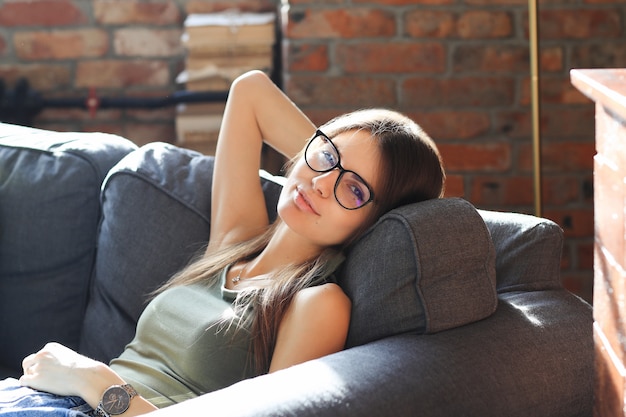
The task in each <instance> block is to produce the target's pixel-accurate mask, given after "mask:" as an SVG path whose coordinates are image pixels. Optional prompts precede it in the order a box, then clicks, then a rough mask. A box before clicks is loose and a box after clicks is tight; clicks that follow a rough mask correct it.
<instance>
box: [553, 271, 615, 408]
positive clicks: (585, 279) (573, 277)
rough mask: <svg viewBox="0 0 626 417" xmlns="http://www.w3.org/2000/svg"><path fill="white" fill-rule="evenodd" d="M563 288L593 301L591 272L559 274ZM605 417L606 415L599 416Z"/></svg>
mask: <svg viewBox="0 0 626 417" xmlns="http://www.w3.org/2000/svg"><path fill="white" fill-rule="evenodd" d="M561 282H562V283H563V287H564V288H565V289H566V290H568V291H570V292H573V293H574V294H576V295H578V296H579V297H581V298H582V299H583V300H585V301H586V302H587V303H589V304H591V303H592V301H593V271H581V272H576V271H571V272H569V271H567V272H562V273H561ZM601 415H606V414H601Z"/></svg>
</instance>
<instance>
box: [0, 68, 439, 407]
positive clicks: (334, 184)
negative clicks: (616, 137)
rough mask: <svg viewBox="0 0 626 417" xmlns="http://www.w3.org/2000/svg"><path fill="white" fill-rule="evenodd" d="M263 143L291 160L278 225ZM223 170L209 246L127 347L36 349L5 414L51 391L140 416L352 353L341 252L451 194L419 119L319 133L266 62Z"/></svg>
mask: <svg viewBox="0 0 626 417" xmlns="http://www.w3.org/2000/svg"><path fill="white" fill-rule="evenodd" d="M264 142H265V143H267V144H269V145H270V146H272V147H273V148H275V149H276V150H278V151H279V152H281V153H282V154H284V155H285V156H287V157H289V158H291V165H290V167H289V171H288V175H287V179H286V183H285V184H284V187H283V190H282V193H281V195H280V198H279V201H278V215H279V218H278V220H277V221H276V222H275V223H274V224H272V225H270V224H269V220H268V217H267V214H266V209H265V200H264V196H263V192H262V189H261V185H260V181H259V175H258V170H259V167H260V166H259V165H260V154H261V147H262V145H263V143H264ZM214 169H215V171H214V177H213V178H214V181H213V188H212V208H211V210H212V213H211V235H210V239H209V244H208V247H207V251H206V253H205V254H204V255H203V256H202V257H200V258H199V259H198V260H196V261H194V262H193V263H192V264H191V265H190V266H189V267H187V268H186V269H184V270H183V271H182V272H180V273H179V274H177V275H176V276H175V277H173V279H172V280H171V281H170V282H169V283H167V284H166V285H165V286H164V287H163V288H162V289H161V290H160V291H159V293H158V295H157V296H156V297H155V298H154V299H153V300H152V302H151V303H150V304H149V305H148V307H147V308H146V310H145V311H144V313H143V314H142V316H141V318H140V320H139V323H138V326H137V334H136V337H135V339H134V340H133V341H132V342H131V343H130V344H129V345H128V346H127V348H126V350H125V351H124V353H122V355H121V356H120V357H119V358H117V359H115V360H113V361H112V363H111V364H110V366H107V365H105V364H103V363H99V362H96V361H93V360H91V359H89V358H86V357H84V356H81V355H79V354H77V353H75V352H73V351H72V350H70V349H68V348H66V347H64V346H61V345H59V344H48V345H46V346H45V347H44V348H43V349H42V350H41V351H39V352H37V353H35V354H33V355H30V356H28V357H27V358H25V359H24V362H23V367H24V375H23V376H22V377H21V378H20V380H19V383H20V384H15V383H13V384H11V383H9V382H8V381H5V382H4V385H5V387H4V389H3V390H2V391H0V415H2V413H3V410H5V411H6V410H9V408H10V407H12V410H15V412H16V413H17V415H33V414H28V413H26V410H27V409H29V407H31V405H32V404H31V403H32V402H33V401H34V400H33V398H34V397H33V396H44V397H45V396H46V395H47V394H44V393H42V392H46V393H53V394H55V396H48V397H46V398H45V399H41V398H39V399H38V400H37V401H40V402H41V401H43V402H45V403H46V404H53V406H52V407H53V408H51V410H53V411H51V412H52V413H58V414H57V415H82V414H72V413H80V412H87V413H92V411H91V410H92V409H93V410H96V411H95V414H96V415H99V416H105V415H120V414H121V415H123V416H132V415H138V414H142V413H145V412H147V411H150V410H153V409H155V408H157V407H159V408H160V407H164V406H167V405H170V404H173V403H177V402H181V401H184V400H186V399H188V398H192V397H195V396H198V395H201V394H203V393H206V392H210V391H213V390H216V389H220V388H223V387H225V386H228V385H230V384H232V383H235V382H237V381H239V380H242V379H244V378H248V377H252V376H254V375H258V374H261V373H266V372H274V371H277V370H280V369H284V368H287V367H289V366H292V365H296V364H299V363H302V362H304V361H307V360H311V359H315V358H318V357H321V356H324V355H327V354H330V353H334V352H337V351H339V350H341V349H342V348H343V346H344V343H345V340H346V335H347V332H348V325H349V321H350V309H351V304H350V300H349V299H348V298H347V296H346V295H345V294H344V293H343V291H342V290H341V288H340V287H339V286H338V285H337V284H336V283H335V282H334V280H333V277H332V273H333V271H334V269H335V268H336V267H337V266H338V265H339V263H340V262H341V259H342V258H341V250H342V248H344V247H345V246H346V245H348V244H350V243H352V242H354V240H355V239H357V238H358V236H359V235H360V234H361V233H362V232H363V231H365V230H366V229H367V228H368V227H370V226H371V225H372V224H373V223H374V222H375V221H376V219H377V218H378V217H380V215H381V214H383V213H385V212H386V211H388V210H390V209H392V208H394V207H397V206H399V205H402V204H407V203H412V202H417V201H422V200H425V199H430V198H437V197H440V196H441V194H442V189H443V183H444V176H445V175H444V171H443V168H442V164H441V159H440V156H439V153H438V151H437V148H436V146H435V145H434V143H433V142H432V140H431V139H430V138H429V137H428V136H427V135H426V134H425V133H424V132H423V131H422V130H421V129H420V128H419V127H418V126H417V125H416V124H415V123H414V122H412V121H411V120H410V119H408V118H406V117H404V116H402V115H400V114H398V113H396V112H393V111H389V110H382V109H370V110H361V111H357V112H354V113H350V114H348V115H345V116H342V117H339V118H337V119H334V120H332V121H330V122H328V123H327V124H325V125H324V126H321V127H320V128H319V129H316V127H315V126H314V125H313V124H312V123H311V121H310V120H309V119H308V118H307V117H306V116H305V115H304V114H303V113H302V112H301V111H300V110H299V109H298V108H297V107H296V106H295V105H294V104H293V103H292V102H291V101H290V100H289V99H288V98H287V97H286V96H285V95H284V94H283V93H282V92H281V91H280V90H279V89H278V88H276V86H274V84H272V82H271V81H270V80H269V79H268V78H267V77H266V76H265V75H264V74H263V73H261V72H257V71H253V72H250V73H247V74H245V75H243V76H241V77H239V78H238V79H237V80H236V81H235V82H234V83H233V85H232V87H231V91H230V94H229V97H228V101H227V104H226V110H225V113H224V119H223V124H222V128H221V130H220V135H219V140H218V148H217V153H216V159H215V168H214ZM27 387H28V388H27ZM31 389H33V390H37V391H32V390H31ZM59 396H60V397H59ZM55 401H59V402H63V401H65V402H64V403H62V404H61V403H55ZM3 404H4V406H3ZM7 404H9V405H10V407H9V405H7ZM2 407H4V409H3V408H2ZM55 407H56V408H55ZM68 409H69V410H68ZM6 412H7V413H8V411H6ZM20 412H21V414H19V413H20ZM92 414H93V413H92ZM47 415H52V414H47Z"/></svg>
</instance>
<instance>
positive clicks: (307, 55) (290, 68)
mask: <svg viewBox="0 0 626 417" xmlns="http://www.w3.org/2000/svg"><path fill="white" fill-rule="evenodd" d="M285 60H286V63H285V65H286V68H287V72H298V71H326V70H327V69H328V63H329V61H328V45H325V44H324V45H315V44H300V45H294V44H293V43H289V44H288V46H287V47H286V53H285Z"/></svg>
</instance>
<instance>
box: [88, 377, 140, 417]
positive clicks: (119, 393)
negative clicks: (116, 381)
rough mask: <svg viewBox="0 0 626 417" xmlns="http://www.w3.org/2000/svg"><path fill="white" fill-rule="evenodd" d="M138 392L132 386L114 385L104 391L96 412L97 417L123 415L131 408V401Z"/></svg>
mask: <svg viewBox="0 0 626 417" xmlns="http://www.w3.org/2000/svg"><path fill="white" fill-rule="evenodd" d="M136 395H137V391H135V389H134V388H133V387H132V386H131V385H130V384H124V385H112V386H110V387H109V388H107V390H106V391H104V394H103V395H102V400H100V404H98V407H96V409H95V410H94V416H95V417H110V416H116V415H118V414H122V413H123V412H125V411H126V410H128V407H130V400H132V399H133V397H135V396H136Z"/></svg>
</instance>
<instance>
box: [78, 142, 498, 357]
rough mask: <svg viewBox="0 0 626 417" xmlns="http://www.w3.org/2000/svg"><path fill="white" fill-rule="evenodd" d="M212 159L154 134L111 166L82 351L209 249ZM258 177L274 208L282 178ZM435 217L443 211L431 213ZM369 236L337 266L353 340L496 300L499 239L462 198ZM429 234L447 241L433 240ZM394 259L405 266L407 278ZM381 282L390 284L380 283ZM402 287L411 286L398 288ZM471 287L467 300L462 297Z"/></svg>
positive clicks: (391, 218) (401, 214) (418, 209)
mask: <svg viewBox="0 0 626 417" xmlns="http://www.w3.org/2000/svg"><path fill="white" fill-rule="evenodd" d="M212 164H213V160H212V158H210V157H207V156H203V155H200V154H198V153H196V152H193V151H189V150H185V149H181V148H177V147H175V146H172V145H167V144H163V143H154V144H149V145H146V146H144V147H142V148H141V149H139V150H137V151H135V152H133V153H132V154H131V155H128V156H127V157H126V158H124V159H123V160H122V161H120V163H119V164H117V165H116V166H115V167H114V168H113V169H112V170H111V171H110V173H109V175H108V177H107V178H106V180H105V182H104V185H103V188H102V210H103V217H102V224H101V228H100V234H99V236H98V257H97V259H96V265H95V269H94V278H93V284H92V294H91V298H90V302H89V306H88V309H87V313H86V317H85V322H84V327H83V332H82V338H81V344H80V349H81V351H82V352H83V353H85V354H87V355H89V356H92V357H95V358H97V359H100V360H105V361H106V360H108V359H110V358H113V357H115V356H117V355H119V353H120V352H121V351H122V349H123V348H124V346H125V345H126V344H127V343H128V342H129V341H130V340H131V338H132V337H133V335H134V329H135V324H136V320H137V318H138V317H139V315H140V314H141V312H142V311H143V309H144V307H145V304H146V300H147V297H148V294H149V293H150V292H151V291H153V290H154V289H156V288H157V287H158V286H160V285H161V284H162V283H163V282H164V281H165V280H167V279H168V278H169V277H170V276H171V275H172V274H173V273H175V272H176V271H178V270H179V269H181V268H182V267H183V266H184V265H185V264H187V263H188V262H189V261H190V259H191V258H192V257H193V256H194V255H195V254H197V253H198V252H199V251H202V250H203V248H204V245H205V244H206V241H207V239H208V236H209V226H210V225H209V218H210V198H211V196H210V190H211V181H212V178H211V175H212V172H211V171H212ZM261 182H262V184H263V186H264V188H265V194H266V200H267V208H268V211H269V212H270V217H271V218H275V216H276V213H275V206H276V200H277V198H278V195H279V193H280V190H281V186H280V183H281V178H280V177H272V176H271V175H268V174H264V175H263V176H262V179H261ZM436 218H440V219H443V220H442V221H441V222H434V221H432V219H436ZM451 218H453V219H455V221H453V222H452V221H449V219H451ZM424 222H427V223H428V227H426V226H424V225H423V223H424ZM442 234H443V237H442ZM379 235H384V236H391V238H392V240H393V241H395V242H396V243H397V245H396V246H391V245H389V244H388V242H384V241H378V237H377V236H379ZM448 235H449V236H450V239H449V241H447V240H446V238H445V236H448ZM366 237H368V238H369V240H368V243H367V244H366V243H362V244H361V243H359V244H356V245H354V247H353V248H352V250H351V251H352V252H353V253H356V251H359V248H361V249H363V248H366V250H361V251H360V252H359V253H361V255H359V256H366V257H367V260H368V262H362V261H359V260H357V261H356V262H354V261H351V259H352V258H353V257H351V255H350V253H348V259H347V261H346V265H348V267H347V269H346V268H344V269H345V270H347V271H349V272H348V273H346V274H342V272H339V273H338V278H339V282H340V284H341V285H344V289H346V291H347V292H348V295H349V296H351V297H352V299H353V304H354V306H355V310H354V314H353V320H352V327H351V333H350V334H351V336H350V340H351V341H352V342H351V343H354V344H360V343H365V342H367V341H370V340H374V339H376V338H380V337H385V336H386V335H391V334H396V333H401V332H405V331H419V332H436V331H440V330H444V329H446V328H450V327H454V326H458V325H462V324H466V323H469V322H471V321H475V320H479V319H481V318H484V317H486V316H488V315H489V314H491V313H492V312H493V311H494V310H495V308H496V304H497V300H496V293H495V255H494V250H493V246H492V244H491V240H490V239H489V233H488V231H487V229H486V227H485V225H484V222H483V221H482V219H481V217H480V216H479V215H478V213H477V211H476V209H475V208H474V207H472V206H471V205H470V204H469V203H467V202H466V201H463V200H460V199H445V200H440V201H434V202H432V203H428V204H424V205H421V206H420V205H416V206H414V207H407V208H403V209H400V210H397V211H395V212H394V213H390V214H389V215H387V216H386V217H385V219H381V222H379V224H377V225H376V226H374V227H373V228H372V231H371V232H370V233H368V235H367V236H366ZM433 239H438V240H439V241H441V242H445V243H442V244H441V245H439V246H437V245H434V244H429V243H428V242H429V241H431V243H432V240H433ZM396 247H398V248H399V250H400V251H403V253H402V254H401V253H400V252H399V251H398V250H394V248H396ZM444 250H446V251H445V254H441V256H440V254H439V252H441V251H444ZM390 251H391V252H390ZM372 253H373V254H374V255H371V254H372ZM363 254H365V255H363ZM385 254H387V256H386V261H387V263H388V265H390V266H393V267H394V268H391V267H389V268H387V270H384V269H383V270H381V269H377V268H376V267H377V266H381V265H384V263H383V261H382V259H381V258H382V257H383V256H385ZM401 257H402V259H403V260H402V261H401V259H400V258H401ZM354 259H362V258H357V257H356V255H355V256H354ZM470 263H471V265H470ZM457 266H458V267H457ZM461 266H462V267H461ZM398 268H404V271H403V272H402V273H403V274H404V276H403V277H402V281H399V280H398V278H399V276H398V273H397V271H398ZM342 271H343V269H342ZM381 274H382V276H381ZM366 281H367V282H369V283H370V284H371V285H372V286H374V287H376V292H375V293H367V292H363V291H353V290H352V289H353V288H365V285H364V283H365V282H366ZM399 282H401V284H398V283H399ZM385 283H388V284H390V285H387V286H383V287H384V288H383V287H381V284H385ZM451 283H452V284H451ZM402 286H404V287H402ZM120 288H122V289H123V290H122V291H121V290H120ZM404 288H408V289H409V291H404V292H401V293H398V291H399V290H400V291H403V289H404ZM437 294H445V296H443V297H442V296H440V297H438V298H436V295H437ZM467 294H470V295H471V296H470V297H468V298H467V300H468V302H467V303H465V304H463V303H460V302H459V300H461V299H463V296H465V295H467ZM390 297H391V298H390ZM394 297H395V298H394ZM385 300H387V301H388V302H387V303H385ZM398 300H401V302H400V301H398ZM431 300H437V302H431ZM381 305H386V306H387V307H386V310H385V314H379V313H380V311H379V310H378V307H379V306H381ZM452 307H453V308H452ZM374 322H376V326H375V327H374V326H371V324H372V323H374ZM381 329H384V330H382V331H381ZM374 330H375V331H374Z"/></svg>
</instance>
